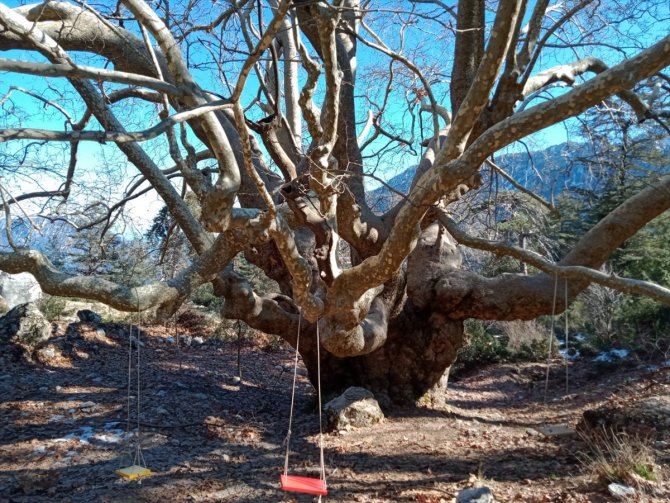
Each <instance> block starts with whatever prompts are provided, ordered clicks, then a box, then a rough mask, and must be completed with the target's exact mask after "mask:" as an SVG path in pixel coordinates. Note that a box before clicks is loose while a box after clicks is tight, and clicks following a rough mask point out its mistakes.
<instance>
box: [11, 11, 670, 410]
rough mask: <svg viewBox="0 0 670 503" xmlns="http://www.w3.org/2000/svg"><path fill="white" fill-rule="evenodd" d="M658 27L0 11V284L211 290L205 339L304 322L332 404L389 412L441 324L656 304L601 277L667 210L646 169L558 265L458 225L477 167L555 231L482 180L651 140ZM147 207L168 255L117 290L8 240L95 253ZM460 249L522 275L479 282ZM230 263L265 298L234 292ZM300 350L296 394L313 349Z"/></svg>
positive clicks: (660, 115)
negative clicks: (504, 259)
mask: <svg viewBox="0 0 670 503" xmlns="http://www.w3.org/2000/svg"><path fill="white" fill-rule="evenodd" d="M669 18H670V12H669V11H668V6H667V2H665V1H664V0H659V1H656V0H645V1H642V2H637V1H636V2H632V1H630V2H629V1H624V0H620V1H619V0H617V1H615V2H599V1H594V0H566V1H560V2H551V1H549V0H537V1H533V2H530V1H527V0H500V1H495V2H493V1H484V0H474V1H473V0H459V1H454V2H445V1H441V0H412V1H410V0H407V1H391V2H375V1H373V0H369V1H358V0H334V1H333V2H331V3H328V2H325V1H313V0H310V1H306V0H293V1H289V0H268V1H266V2H264V1H262V0H259V1H258V2H253V1H249V0H228V1H217V2H203V1H201V0H189V1H184V2H174V3H170V2H163V1H156V2H149V3H147V2H145V1H144V0H122V1H120V2H118V3H117V2H110V3H107V2H105V1H102V2H96V3H95V4H87V3H84V2H78V1H72V2H61V1H46V2H43V3H37V4H31V5H20V6H10V5H6V4H0V50H2V51H4V52H5V56H7V57H2V58H0V71H2V72H4V73H3V83H2V85H1V86H2V87H0V93H2V97H1V98H0V103H1V104H2V109H3V114H2V119H1V124H0V125H1V126H2V129H0V143H1V144H2V146H1V147H0V166H1V167H2V179H1V180H0V183H1V184H2V185H1V187H0V194H1V195H2V207H3V211H4V215H5V223H6V225H5V228H6V230H7V246H6V247H5V249H4V250H2V251H0V270H4V271H7V272H11V273H15V272H30V273H32V274H33V275H34V276H35V277H36V278H37V280H38V281H39V283H40V285H41V286H42V288H43V290H44V291H45V292H47V293H50V294H52V295H60V296H76V297H82V298H88V299H95V300H99V301H101V302H103V303H106V304H108V305H110V306H113V307H115V308H117V309H121V310H126V311H133V310H136V309H138V308H139V309H142V310H144V309H148V308H157V309H158V312H159V313H160V314H161V315H163V316H167V315H170V314H171V313H173V312H174V311H175V310H176V309H177V308H178V307H179V305H181V304H182V303H183V302H184V300H185V299H187V298H188V297H189V295H190V294H191V293H192V292H193V291H194V290H195V289H196V288H198V287H199V286H201V285H203V284H206V283H212V285H213V287H214V292H215V294H216V295H218V296H221V297H223V298H224V299H225V300H224V304H223V308H222V314H223V315H224V316H225V317H227V318H230V319H241V320H244V321H245V322H246V323H248V324H249V325H251V326H253V327H255V328H258V329H260V330H263V331H265V332H268V333H273V334H277V335H280V336H281V337H283V338H284V339H285V340H287V341H288V342H290V343H294V342H295V337H296V333H297V330H298V326H299V323H300V318H301V317H303V318H304V319H305V320H306V322H304V323H303V325H302V326H303V330H304V331H305V335H306V337H308V340H309V338H310V337H311V338H312V339H314V337H316V334H318V336H319V340H320V344H321V345H322V346H323V348H324V349H325V350H326V351H325V352H322V355H321V357H322V359H323V360H324V362H323V368H324V369H325V372H326V373H328V375H329V379H330V381H331V382H333V383H337V384H333V386H336V385H344V384H347V383H349V382H354V381H356V382H359V383H362V384H366V385H369V386H371V387H373V388H381V389H384V390H386V391H388V393H389V394H390V395H392V397H394V398H395V397H399V398H403V397H412V396H417V395H421V394H422V393H423V392H425V391H426V389H428V388H430V387H431V386H434V385H436V384H438V383H439V382H440V379H441V378H442V375H443V374H444V371H445V369H446V368H448V366H449V365H450V363H451V362H452V361H453V358H454V356H455V354H456V351H457V349H458V348H459V347H460V346H461V344H462V331H463V321H464V320H466V319H468V318H478V319H491V320H512V319H533V318H536V317H538V316H540V315H542V314H550V313H551V312H552V311H553V310H554V309H553V308H555V307H556V306H555V305H554V304H555V299H554V295H553V292H554V284H555V281H556V280H555V278H556V277H561V278H566V280H567V281H568V284H569V298H570V299H573V298H574V297H575V296H576V295H577V294H578V293H579V292H580V291H582V290H584V289H585V288H586V287H587V286H588V285H589V284H591V283H599V284H601V285H604V286H607V287H610V288H614V289H618V290H621V291H624V292H629V293H630V292H632V293H637V294H642V295H646V296H648V297H650V298H652V299H655V300H656V301H660V302H662V303H665V304H670V290H668V289H667V288H665V287H664V286H662V285H659V284H655V283H653V282H650V281H646V280H643V279H640V278H622V277H619V276H616V275H613V274H610V273H607V272H603V271H601V270H600V268H601V266H602V265H603V264H604V263H605V262H606V261H607V260H608V259H609V258H610V257H611V256H612V254H613V253H614V252H615V251H616V250H617V249H618V248H619V247H620V246H621V245H622V244H623V243H625V242H626V241H627V240H629V239H630V238H631V237H632V236H634V235H635V234H636V233H637V232H638V231H639V230H640V229H642V228H643V227H644V226H645V225H646V224H647V223H649V222H650V221H651V220H653V219H654V218H655V217H657V216H659V215H661V214H662V213H663V212H665V211H666V210H667V209H668V207H670V197H669V192H668V189H670V177H669V176H668V175H667V174H666V173H663V171H662V169H661V170H655V171H653V172H650V173H648V176H646V177H644V178H643V182H642V183H638V184H637V185H636V186H635V187H633V189H632V190H628V189H627V190H626V192H625V197H623V198H620V199H621V200H620V201H617V204H616V205H613V206H612V207H609V208H608V209H607V212H605V213H604V214H602V215H599V218H598V219H597V220H595V221H594V222H593V224H592V225H591V226H590V227H589V228H586V229H584V231H583V232H582V233H581V234H580V235H578V236H575V238H574V239H573V240H572V241H571V242H570V243H569V246H567V247H566V248H565V249H564V250H562V252H561V253H562V254H561V256H560V257H558V259H555V257H551V256H548V255H541V254H540V253H537V252H534V251H532V250H530V249H526V248H525V247H524V246H522V245H518V244H511V243H509V242H504V241H502V240H490V239H488V237H482V236H481V235H477V231H476V228H473V229H469V230H468V229H463V228H462V226H460V225H459V221H460V220H461V219H462V216H463V215H462V212H463V211H464V210H463V206H462V205H460V202H461V201H462V200H463V198H464V197H473V194H474V195H476V193H477V192H478V191H479V190H481V187H482V170H483V169H484V168H486V169H493V168H495V169H496V170H497V172H498V173H501V176H506V177H507V179H508V182H509V183H511V184H512V186H513V187H514V190H517V191H520V192H523V193H524V194H526V195H527V196H528V197H531V198H532V199H534V200H536V201H540V202H541V204H539V206H538V210H537V211H538V212H543V211H547V212H551V211H554V210H555V208H554V206H553V202H552V201H551V200H545V198H543V197H542V196H541V195H538V194H534V193H533V192H532V191H530V190H528V189H526V188H525V187H524V186H523V184H521V183H519V182H518V181H515V180H514V179H512V178H511V177H510V176H509V174H507V173H505V171H504V169H505V166H498V165H497V164H496V163H495V160H496V156H497V155H498V153H499V152H500V151H502V150H503V149H506V148H508V147H510V146H514V145H517V146H518V145H521V144H520V143H519V142H522V144H523V142H524V140H526V139H528V138H531V137H532V138H535V139H536V140H535V141H537V142H538V143H539V144H540V145H542V144H545V145H546V144H551V143H556V141H555V137H561V135H564V133H563V132H559V131H563V130H561V129H560V126H559V125H561V124H568V125H570V124H573V122H571V121H575V120H581V119H580V118H584V117H585V115H584V114H587V113H590V112H593V111H594V110H600V112H601V113H600V116H601V117H603V116H604V117H610V121H609V123H610V125H616V126H617V127H616V130H617V131H621V130H622V129H625V130H626V131H627V134H628V135H629V136H628V137H630V138H635V137H636V135H637V136H640V135H645V134H647V133H646V132H645V131H644V130H643V129H642V126H639V125H638V124H639V123H645V124H646V125H649V124H651V125H652V126H653V127H654V128H656V129H657V130H658V131H659V132H660V137H661V138H662V137H663V135H667V132H668V131H670V130H669V129H668V117H669V116H670V113H669V112H668V109H667V108H664V107H666V106H667V97H668V95H669V94H670V93H669V91H670V78H669V77H668V76H667V75H666V74H665V73H663V72H664V69H665V68H666V67H667V66H668V65H670V36H668V34H667V29H665V28H664V26H667V23H668V19H669ZM28 76H30V77H28ZM569 127H572V126H569ZM612 134H613V133H607V132H603V133H602V135H603V137H605V138H610V139H611V138H612ZM617 134H618V133H617ZM552 138H554V139H553V140H552ZM591 139H592V138H591ZM587 140H589V138H588V135H587V134H585V135H583V136H582V137H581V141H587ZM659 141H660V140H659ZM661 143H662V142H661ZM661 143H659V145H661ZM93 145H98V147H95V148H94V146H93ZM666 145H667V144H666ZM658 148H659V149H662V148H663V147H661V146H659V147H658ZM517 151H518V148H517ZM410 165H416V166H417V169H416V172H415V174H414V175H413V179H412V181H411V184H410V187H409V190H408V191H407V192H406V193H402V194H400V195H399V197H398V198H397V199H396V201H395V203H394V204H393V205H391V206H390V207H388V208H385V211H384V212H383V213H380V212H378V211H373V208H374V205H373V201H371V199H370V196H369V193H370V187H372V186H374V184H375V183H378V182H380V181H381V182H384V181H385V180H386V179H388V177H389V174H396V173H398V172H400V171H402V170H403V169H404V168H406V167H409V166H410ZM621 166H622V167H621V169H623V170H624V171H625V170H626V169H628V167H627V164H626V163H625V162H622V163H621ZM540 176H541V173H540ZM638 179H640V177H638ZM152 193H153V194H156V195H157V197H158V198H160V200H162V202H163V203H164V205H165V208H166V209H165V210H163V214H162V216H161V218H160V219H157V220H155V221H154V223H155V224H156V228H155V229H154V230H155V231H156V232H157V234H161V235H162V236H163V237H165V235H168V234H170V233H171V232H173V231H172V228H173V227H174V228H175V229H178V230H179V232H180V233H181V235H183V237H184V238H185V240H186V241H187V242H188V246H189V247H190V249H191V250H192V257H191V258H190V259H189V260H188V261H185V262H184V263H180V262H179V261H176V262H175V263H176V264H178V265H179V267H180V270H179V271H177V272H176V274H174V275H170V277H166V278H155V279H154V280H153V281H147V282H145V284H143V285H141V286H136V285H134V284H132V285H131V284H128V283H124V282H123V281H114V280H113V279H110V278H109V277H105V276H104V275H100V274H95V271H92V272H93V273H92V274H80V273H78V272H77V271H72V270H68V269H66V268H62V267H56V266H55V265H54V263H52V262H51V261H50V258H49V256H48V254H47V253H46V252H45V251H44V250H40V249H37V248H26V247H25V243H23V242H21V240H20V239H18V238H17V239H14V236H13V235H12V232H11V229H12V222H13V221H14V220H15V219H22V220H23V221H24V223H25V222H26V221H27V222H29V225H30V226H35V227H39V225H40V224H39V222H43V221H45V220H48V221H51V222H54V221H57V222H66V223H67V225H69V226H71V227H72V228H74V229H76V230H77V231H82V232H92V231H94V232H96V233H98V236H101V239H102V236H105V235H107V234H110V233H114V232H121V233H122V231H119V230H118V228H119V226H120V225H122V223H123V222H124V221H125V222H128V221H132V219H133V218H134V216H133V214H134V212H137V211H141V210H138V209H137V207H135V208H134V209H132V210H131V209H130V208H131V207H132V205H133V204H135V202H136V201H137V200H142V199H141V198H142V197H146V195H147V194H152ZM466 194H469V195H468V196H466ZM483 206H486V205H483ZM602 208H603V206H600V207H599V208H598V209H599V210H602ZM38 216H39V221H37V220H35V219H36V218H37V217H38ZM31 219H32V220H31ZM159 220H160V221H159ZM538 221H539V219H533V218H529V219H528V221H524V222H523V225H522V227H523V229H524V232H530V229H529V228H527V227H528V226H531V227H532V226H533V225H536V224H537V222H538ZM520 225H521V224H520ZM461 246H464V247H469V248H474V249H480V250H487V251H490V252H493V253H495V254H498V255H507V256H511V257H513V258H514V259H516V260H519V261H521V262H524V263H527V264H529V265H530V266H532V268H531V271H530V272H529V271H528V270H527V269H523V268H522V269H521V270H520V272H519V273H514V274H498V275H492V276H485V275H482V274H481V271H473V270H468V269H467V268H464V267H463V263H462V260H461V253H460V247H461ZM240 254H243V255H244V256H245V258H246V259H247V260H248V261H249V262H251V263H253V264H254V265H256V266H257V267H258V268H260V269H262V270H263V271H264V272H265V274H266V275H267V277H268V278H270V279H272V280H274V281H276V282H277V284H278V288H279V291H278V292H275V293H265V294H261V293H259V292H256V291H254V288H253V285H252V283H250V281H249V280H248V279H247V278H246V277H245V275H244V270H240V268H239V267H238V268H236V267H235V266H234V259H235V257H236V256H238V255H240ZM565 307H567V306H566V305H565V302H564V303H563V305H559V306H558V309H559V310H561V309H565ZM317 325H318V331H317V330H316V328H317ZM301 353H302V355H303V358H304V359H305V362H306V364H307V366H308V368H309V369H310V372H312V374H313V371H314V368H315V358H316V353H315V351H314V348H313V346H307V347H306V348H305V349H303V350H302V351H301ZM417 362H421V365H420V367H421V368H419V366H418V363H417Z"/></svg>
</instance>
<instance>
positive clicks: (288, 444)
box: [284, 311, 302, 476]
mask: <svg viewBox="0 0 670 503" xmlns="http://www.w3.org/2000/svg"><path fill="white" fill-rule="evenodd" d="M301 322H302V311H300V312H299V313H298V337H297V338H296V341H295V358H294V361H293V386H292V387H291V409H290V412H289V416H288V432H287V433H286V439H285V440H284V442H286V457H285V459H284V476H288V460H289V455H290V452H291V433H292V430H291V428H292V427H293V406H294V404H295V384H296V381H297V379H298V351H299V350H300V324H301Z"/></svg>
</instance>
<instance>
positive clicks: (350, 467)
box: [0, 323, 670, 503]
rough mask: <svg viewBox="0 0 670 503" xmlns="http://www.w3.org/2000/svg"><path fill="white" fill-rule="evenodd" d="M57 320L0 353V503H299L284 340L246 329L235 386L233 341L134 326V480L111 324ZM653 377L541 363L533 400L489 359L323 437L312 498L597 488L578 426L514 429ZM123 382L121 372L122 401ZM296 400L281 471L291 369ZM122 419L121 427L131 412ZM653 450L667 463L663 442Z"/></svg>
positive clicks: (526, 372) (302, 454)
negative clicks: (37, 356)
mask: <svg viewBox="0 0 670 503" xmlns="http://www.w3.org/2000/svg"><path fill="white" fill-rule="evenodd" d="M59 330H60V334H58V335H60V336H61V337H62V339H60V342H61V344H60V349H61V350H62V351H57V352H56V353H55V354H54V353H53V352H52V353H49V354H48V355H47V356H48V358H45V359H44V361H43V362H35V363H34V364H28V363H24V362H21V361H18V360H17V359H16V358H15V357H13V356H12V355H9V354H7V353H5V354H4V355H2V354H1V353H0V502H2V503H5V502H30V503H38V502H46V501H49V502H52V501H62V502H67V501H71V502H110V503H111V502H119V503H120V502H225V501H234V502H289V501H295V502H307V501H313V498H312V497H310V496H308V495H295V496H294V495H290V494H286V493H282V492H281V491H280V490H279V488H278V479H279V474H280V473H281V471H282V468H283V465H284V447H283V445H282V442H283V440H284V437H285V434H286V428H287V425H288V413H289V403H290V389H291V381H292V358H293V353H292V352H291V351H290V350H289V349H288V348H281V347H280V348H276V347H274V348H268V347H262V346H261V345H259V344H257V343H254V342H251V341H246V342H245V343H244V344H243V346H242V349H241V364H242V371H243V375H242V383H241V384H238V383H237V382H236V379H235V376H236V375H237V356H238V346H237V344H236V343H235V342H234V341H233V342H223V341H215V340H205V342H204V343H203V344H198V343H197V342H194V343H193V344H192V345H191V346H187V347H178V346H177V345H176V344H174V343H172V342H168V337H170V336H171V335H173V334H171V332H170V330H166V329H165V328H163V327H158V326H157V327H150V328H147V329H146V331H143V333H142V340H143V341H144V342H145V343H146V345H145V347H144V348H143V351H142V354H141V368H142V382H141V390H140V391H141V392H140V396H141V416H140V422H141V432H142V437H141V438H142V444H143V447H144V448H143V452H144V456H145V458H146V462H147V464H148V466H149V467H150V468H151V470H153V471H154V474H153V475H152V476H150V477H146V478H143V479H141V483H138V482H137V481H128V480H125V479H121V478H120V477H118V476H117V475H115V473H114V471H115V470H116V469H118V468H120V467H123V466H126V465H128V464H129V463H130V459H129V457H128V451H129V446H128V436H127V434H126V430H127V425H126V419H127V403H128V393H127V385H128V367H127V366H128V348H127V345H126V344H127V342H126V341H127V340H128V339H127V327H124V326H123V325H114V324H108V325H105V324H102V325H100V326H91V325H86V324H79V323H72V324H69V325H68V324H62V325H61V326H60V327H59ZM179 330H180V331H181V333H185V331H186V330H187V329H186V328H184V327H180V328H179ZM191 335H198V334H196V333H192V334H191ZM669 374H670V372H668V369H660V370H655V371H652V372H649V371H645V370H643V369H641V368H640V367H639V366H635V367H633V366H631V367H630V368H624V367H618V368H614V369H612V368H610V369H603V368H597V367H593V364H587V363H580V364H573V365H572V368H571V369H570V383H569V385H570V390H569V392H568V393H566V392H565V380H564V369H563V368H562V367H560V366H558V364H557V366H556V368H555V369H554V370H553V372H552V378H551V380H550V385H549V392H548V397H547V398H548V399H547V404H546V405H544V365H539V364H520V365H499V366H495V367H490V368H488V369H487V370H485V371H483V372H480V373H479V374H477V375H472V376H470V377H466V378H463V379H461V380H460V381H459V382H455V383H453V384H452V385H450V391H449V392H448V401H449V406H448V407H447V408H445V409H443V410H434V409H427V408H417V409H404V410H393V411H388V414H387V418H386V420H385V421H384V422H383V423H382V424H381V425H379V426H376V427H374V428H370V429H359V430H356V431H346V432H340V433H329V434H327V435H326V436H325V439H324V444H325V452H326V464H327V475H328V484H329V491H330V494H329V495H328V497H326V498H325V499H324V501H339V502H357V501H361V502H364V501H369V502H387V501H388V502H395V501H416V502H420V503H436V502H442V501H444V502H450V501H453V499H454V497H455V495H456V494H457V493H458V491H459V490H461V489H464V488H467V487H472V486H474V485H478V484H484V485H487V486H488V487H490V488H491V489H492V490H493V493H494V495H495V497H496V500H497V501H526V502H586V501H593V502H601V501H610V499H609V496H608V495H607V493H606V492H605V491H603V488H602V486H600V485H598V484H597V483H596V482H595V481H594V480H593V477H591V476H589V475H587V474H585V473H584V470H583V469H582V467H581V465H580V463H579V460H578V458H577V456H576V454H577V453H578V452H579V451H580V450H584V449H585V445H584V443H583V442H582V441H581V440H580V439H579V437H577V436H568V437H544V436H542V435H539V434H533V433H531V432H529V428H531V427H534V426H538V425H542V424H545V423H549V424H555V423H567V424H570V425H573V426H574V425H575V424H576V423H577V422H578V421H579V420H580V418H581V414H582V412H583V411H584V410H585V409H588V408H593V407H596V406H598V405H600V404H603V403H606V402H616V403H622V402H625V401H627V400H637V399H639V398H640V397H642V396H649V395H650V394H654V393H659V394H667V393H668V386H669V385H670V375H669ZM136 391H137V390H136V389H135V387H134V384H133V387H132V389H131V397H130V405H131V409H132V410H133V411H134V410H135V408H136V406H137V402H136V395H137V393H136ZM296 400H297V402H296V403H297V407H296V419H295V424H294V427H293V440H292V447H293V448H294V450H295V452H294V453H293V454H292V457H291V466H292V471H294V472H295V473H297V474H303V475H310V474H316V473H317V470H318V447H317V446H318V435H317V433H318V416H317V413H316V409H315V403H316V398H315V395H314V391H313V390H312V388H311V387H310V386H309V384H308V383H307V380H306V378H305V377H304V375H300V376H299V385H298V388H297V397H296ZM131 419H132V422H133V425H134V424H135V416H134V412H133V415H132V417H131ZM133 428H134V426H133ZM133 428H131V430H132V429H133ZM131 440H132V439H131ZM660 461H661V463H664V462H665V463H668V461H670V453H669V452H668V451H667V449H666V450H665V451H664V452H660ZM661 500H663V498H661V499H660V500H659V501H661Z"/></svg>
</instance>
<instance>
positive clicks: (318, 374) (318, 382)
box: [296, 320, 326, 501]
mask: <svg viewBox="0 0 670 503" xmlns="http://www.w3.org/2000/svg"><path fill="white" fill-rule="evenodd" d="M296 353H297V352H296ZM316 385H317V386H316V387H317V396H318V397H319V462H320V463H321V480H323V481H324V482H325V481H326V461H325V459H324V456H323V414H322V412H321V340H320V338H319V322H318V320H317V322H316ZM319 501H321V496H319Z"/></svg>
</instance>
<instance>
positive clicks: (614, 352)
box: [593, 349, 630, 363]
mask: <svg viewBox="0 0 670 503" xmlns="http://www.w3.org/2000/svg"><path fill="white" fill-rule="evenodd" d="M628 355H630V351H629V350H628V349H610V350H609V351H605V352H603V353H600V354H599V355H598V356H596V357H595V358H594V359H593V361H594V362H607V363H613V362H615V361H618V360H624V359H626V358H627V357H628Z"/></svg>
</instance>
